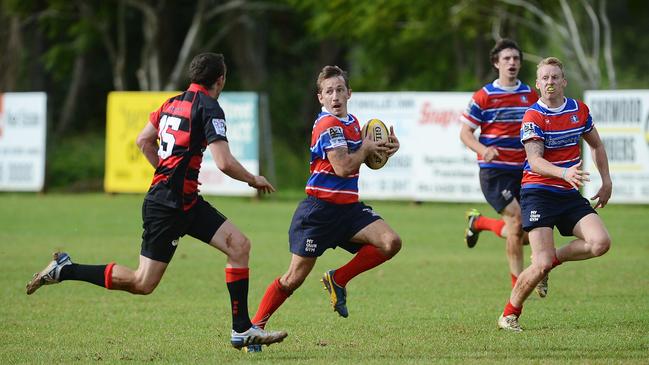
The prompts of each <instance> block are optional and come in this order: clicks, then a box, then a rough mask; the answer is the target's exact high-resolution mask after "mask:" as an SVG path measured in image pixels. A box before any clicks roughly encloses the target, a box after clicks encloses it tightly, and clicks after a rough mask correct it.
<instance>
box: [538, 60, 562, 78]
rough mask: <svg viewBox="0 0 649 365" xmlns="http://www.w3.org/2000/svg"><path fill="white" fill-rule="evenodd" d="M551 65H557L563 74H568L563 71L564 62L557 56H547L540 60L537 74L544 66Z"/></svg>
mask: <svg viewBox="0 0 649 365" xmlns="http://www.w3.org/2000/svg"><path fill="white" fill-rule="evenodd" d="M546 65H550V66H557V67H558V68H559V69H560V70H561V75H562V76H564V77H565V76H566V73H565V72H564V71H563V63H562V62H561V60H560V59H558V58H556V57H546V58H544V59H542V60H541V62H539V64H538V65H536V74H537V75H538V74H539V69H540V68H541V67H543V66H546Z"/></svg>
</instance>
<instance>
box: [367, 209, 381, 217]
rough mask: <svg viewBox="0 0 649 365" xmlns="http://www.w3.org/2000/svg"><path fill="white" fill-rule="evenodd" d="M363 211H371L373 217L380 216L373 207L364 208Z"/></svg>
mask: <svg viewBox="0 0 649 365" xmlns="http://www.w3.org/2000/svg"><path fill="white" fill-rule="evenodd" d="M363 211H364V212H365V213H370V214H371V215H372V216H373V217H378V216H379V215H378V214H376V212H375V211H373V210H372V208H363Z"/></svg>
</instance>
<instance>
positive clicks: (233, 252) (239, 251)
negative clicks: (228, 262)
mask: <svg viewBox="0 0 649 365" xmlns="http://www.w3.org/2000/svg"><path fill="white" fill-rule="evenodd" d="M229 246H230V257H231V258H232V259H234V260H237V261H241V260H246V261H247V260H248V257H249V256H250V247H251V246H252V243H251V242H250V239H248V237H246V236H244V235H239V236H238V237H236V238H235V237H232V238H231V241H230V242H229Z"/></svg>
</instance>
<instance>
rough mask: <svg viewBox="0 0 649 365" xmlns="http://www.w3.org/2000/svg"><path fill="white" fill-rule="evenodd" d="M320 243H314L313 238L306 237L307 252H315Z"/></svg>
mask: <svg viewBox="0 0 649 365" xmlns="http://www.w3.org/2000/svg"><path fill="white" fill-rule="evenodd" d="M317 247H318V245H317V244H316V243H313V240H312V239H310V238H307V239H306V245H305V247H304V251H305V252H315V250H316V248H317Z"/></svg>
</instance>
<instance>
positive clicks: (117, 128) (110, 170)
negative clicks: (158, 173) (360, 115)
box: [104, 91, 179, 193]
mask: <svg viewBox="0 0 649 365" xmlns="http://www.w3.org/2000/svg"><path fill="white" fill-rule="evenodd" d="M178 93H179V92H178V91H175V92H174V91H172V92H145V93H143V92H121V91H120V92H111V93H110V94H108V105H107V110H106V114H107V120H106V172H105V175H104V189H105V190H106V192H110V193H117V192H120V193H141V192H146V191H147V190H148V188H149V185H150V184H151V179H152V178H153V170H154V169H153V167H152V166H151V165H150V164H149V162H148V161H147V160H146V158H145V157H144V155H143V154H142V153H141V152H140V150H139V148H138V147H137V145H136V144H135V138H137V135H138V134H139V133H140V131H141V130H142V128H144V126H145V125H146V123H148V121H149V114H150V113H151V112H152V111H154V110H156V109H157V108H159V107H160V105H162V103H164V101H165V100H167V99H168V98H170V97H172V96H174V95H177V94H178Z"/></svg>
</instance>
